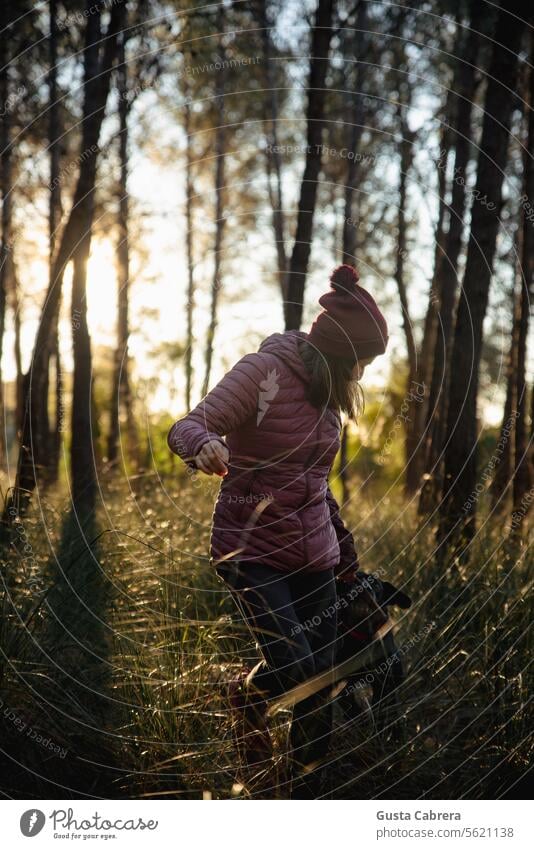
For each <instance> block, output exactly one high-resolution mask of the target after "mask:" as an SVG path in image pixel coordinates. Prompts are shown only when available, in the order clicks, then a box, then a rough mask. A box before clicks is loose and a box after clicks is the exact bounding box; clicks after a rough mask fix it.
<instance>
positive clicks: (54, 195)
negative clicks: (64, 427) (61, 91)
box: [39, 0, 63, 483]
mask: <svg viewBox="0 0 534 849" xmlns="http://www.w3.org/2000/svg"><path fill="white" fill-rule="evenodd" d="M49 15H50V36H49V39H48V47H49V66H50V67H49V71H48V101H49V105H48V142H49V152H50V184H49V189H50V199H49V206H48V254H49V285H50V284H51V283H52V280H53V277H52V273H53V267H54V254H55V250H56V242H57V232H58V227H59V224H60V221H61V212H62V209H61V176H60V167H61V165H60V156H61V153H60V143H59V138H60V135H61V126H60V117H59V100H58V87H57V39H58V28H57V3H56V0H50V2H49ZM52 362H53V363H54V390H55V419H54V427H53V429H52V428H51V427H50V421H49V416H48V393H49V383H50V365H51V363H52ZM62 395H63V393H62V374H61V362H60V353H59V304H58V310H57V314H56V316H55V322H54V329H53V332H52V338H51V349H50V358H49V364H48V369H47V372H46V376H45V386H44V388H43V393H42V396H41V399H40V400H41V412H40V414H39V419H40V420H41V421H42V427H43V434H44V436H43V438H44V439H46V440H47V441H48V452H47V458H46V466H45V469H44V471H45V475H46V481H47V483H54V482H55V481H57V478H58V473H59V452H60V445H61V415H62V403H63V401H62Z"/></svg>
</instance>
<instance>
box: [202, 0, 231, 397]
mask: <svg viewBox="0 0 534 849" xmlns="http://www.w3.org/2000/svg"><path fill="white" fill-rule="evenodd" d="M219 33H220V35H221V59H222V61H221V64H222V68H223V69H224V62H225V59H226V50H225V45H224V11H223V7H222V5H221V6H220V12H219ZM224 92H225V74H224V71H223V70H222V69H221V70H220V71H219V72H218V74H217V84H216V99H217V100H216V102H217V110H216V116H217V117H216V122H217V126H216V130H215V159H216V164H215V241H214V245H213V279H212V283H211V308H210V323H209V327H208V333H207V337H206V357H205V362H206V370H205V374H204V383H203V385H202V395H203V396H204V395H206V393H207V391H208V389H209V383H210V377H211V366H212V361H213V343H214V340H215V331H216V329H217V308H218V303H219V291H220V289H221V263H222V246H223V239H224V226H225V218H224V210H225V196H224V195H225V193H224V191H223V187H224V180H225V155H226V130H225V127H224V122H225V120H226V115H225V105H224Z"/></svg>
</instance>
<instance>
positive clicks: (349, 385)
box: [299, 339, 364, 420]
mask: <svg viewBox="0 0 534 849" xmlns="http://www.w3.org/2000/svg"><path fill="white" fill-rule="evenodd" d="M299 353H300V356H301V357H302V361H303V363H304V365H305V366H306V370H307V371H308V374H309V375H310V383H309V387H308V392H307V398H308V401H309V402H310V404H313V406H314V407H319V408H323V407H332V408H333V409H335V410H338V412H343V413H346V414H347V415H348V416H349V418H351V419H354V420H356V419H357V418H358V416H360V415H361V414H362V413H363V409H364V397H363V390H362V387H361V386H360V384H359V383H358V382H357V381H356V380H354V378H353V377H352V369H353V368H354V365H355V360H353V359H347V358H346V357H335V356H333V355H332V354H323V353H322V352H321V351H318V350H317V348H315V347H314V346H313V345H310V344H309V342H307V341H306V339H301V341H300V342H299Z"/></svg>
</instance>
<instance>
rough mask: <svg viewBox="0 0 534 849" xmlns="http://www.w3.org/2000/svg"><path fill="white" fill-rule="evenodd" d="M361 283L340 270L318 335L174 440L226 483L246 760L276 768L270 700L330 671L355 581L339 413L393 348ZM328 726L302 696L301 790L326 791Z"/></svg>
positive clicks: (289, 339) (260, 355) (296, 743)
mask: <svg viewBox="0 0 534 849" xmlns="http://www.w3.org/2000/svg"><path fill="white" fill-rule="evenodd" d="M358 280H359V275H358V272H357V271H356V269H355V268H353V267H352V266H348V265H342V266H340V267H339V268H337V269H336V270H335V271H334V272H333V274H332V276H331V278H330V282H331V291H329V292H328V293H327V294H325V295H323V296H322V297H321V298H320V299H319V303H320V304H321V306H322V307H323V310H322V311H321V312H320V314H319V315H318V316H317V318H316V320H315V322H314V323H313V325H312V327H311V329H310V332H309V333H308V334H306V333H303V332H300V331H294V330H290V331H287V332H286V333H275V334H273V335H272V336H269V337H268V338H267V339H266V340H265V341H264V342H263V343H262V344H261V345H260V348H259V350H258V352H257V353H253V354H247V356H245V357H243V358H242V359H241V360H240V361H239V362H238V363H237V364H236V365H235V366H234V367H233V368H232V369H231V371H230V372H228V374H227V375H226V376H225V377H224V378H223V379H222V380H221V382H220V383H219V384H218V385H217V386H216V387H215V388H214V389H213V390H212V391H211V392H209V393H208V395H206V397H205V398H204V399H203V400H202V401H201V402H200V404H199V405H198V407H196V408H195V409H194V410H193V411H192V412H191V413H189V415H187V416H186V417H185V418H183V419H181V420H180V421H178V422H176V424H174V425H173V427H172V428H171V431H170V433H169V437H168V442H169V446H170V448H171V449H172V451H174V452H175V453H176V454H178V455H179V456H180V457H181V458H182V459H183V460H185V462H186V463H188V464H189V465H190V466H191V467H192V468H195V469H200V470H201V471H202V472H204V473H205V474H208V475H211V474H218V475H220V476H222V477H223V478H224V480H223V483H222V486H221V490H220V493H219V497H218V500H217V504H216V507H215V513H214V516H213V529H212V537H211V555H212V559H213V561H214V562H215V565H216V569H217V573H218V575H219V576H220V577H221V578H222V579H223V580H224V581H225V583H226V584H227V586H228V587H229V589H230V592H231V593H232V595H233V597H234V599H235V601H236V603H237V605H238V607H239V610H240V612H241V614H242V616H243V618H244V620H245V622H246V623H247V625H248V626H249V627H250V628H251V630H252V632H253V634H254V637H255V639H256V642H257V644H258V647H259V649H260V651H261V655H262V660H261V661H260V663H258V664H257V666H256V667H255V668H254V669H253V670H252V672H249V673H248V674H247V673H245V674H244V675H243V678H242V680H240V681H239V682H238V683H237V684H236V685H235V686H234V689H233V694H232V705H233V710H234V731H235V734H236V737H237V739H238V742H239V744H240V747H241V749H242V754H243V756H244V758H245V759H246V761H247V763H248V764H250V765H255V766H261V765H263V766H267V765H268V763H269V759H270V757H271V755H272V746H271V740H270V737H269V731H268V729H267V725H266V721H265V710H266V706H267V703H268V700H269V699H272V698H276V697H277V696H279V695H280V694H282V693H283V692H285V691H286V690H288V689H290V688H292V687H294V686H295V685H297V684H299V683H302V682H303V681H305V680H307V679H308V678H310V677H312V676H314V675H316V674H317V673H319V672H322V671H324V670H326V669H328V668H329V667H331V666H332V664H333V662H334V650H335V641H336V621H335V615H332V612H333V611H335V602H336V582H343V583H344V584H347V583H348V584H350V583H351V582H352V581H353V580H354V578H355V573H356V571H357V569H358V558H357V554H356V551H355V548H354V540H353V538H352V535H351V533H350V532H349V531H348V530H347V528H346V527H345V525H344V524H343V521H342V519H341V517H340V515H339V508H338V505H337V504H336V502H335V500H334V498H333V496H332V493H331V492H330V488H329V486H328V474H329V472H330V469H331V467H332V463H333V461H334V458H335V456H336V453H337V451H338V448H339V436H340V429H341V419H340V413H341V412H344V413H346V414H347V415H348V416H349V417H352V418H354V417H355V416H356V414H357V412H358V411H359V408H360V402H361V389H360V387H359V384H358V381H359V380H360V379H361V377H362V376H363V373H364V370H365V367H366V365H368V364H369V363H370V362H371V361H372V360H373V359H374V358H375V357H376V356H377V355H379V354H383V353H384V351H385V349H386V345H387V338H388V330H387V325H386V321H385V319H384V317H383V315H382V313H381V312H380V310H379V308H378V306H377V305H376V303H375V301H374V300H373V298H372V297H371V295H370V294H369V293H368V292H366V291H365V289H363V288H362V287H361V286H359V285H358ZM223 437H226V440H225V439H223ZM331 725H332V715H331V704H330V703H329V702H328V701H326V700H325V698H324V695H323V694H321V693H319V694H317V695H314V696H311V697H309V698H307V699H305V700H304V701H301V702H300V703H299V704H297V705H296V707H295V709H294V712H293V720H292V725H291V743H292V749H293V771H294V776H295V780H294V787H293V796H294V797H295V796H300V797H310V796H312V797H313V796H315V795H317V793H318V788H319V777H320V770H319V769H318V767H319V766H320V764H321V761H323V760H324V757H325V755H326V752H327V749H328V743H329V737H330V732H331Z"/></svg>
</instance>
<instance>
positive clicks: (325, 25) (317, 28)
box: [285, 0, 333, 330]
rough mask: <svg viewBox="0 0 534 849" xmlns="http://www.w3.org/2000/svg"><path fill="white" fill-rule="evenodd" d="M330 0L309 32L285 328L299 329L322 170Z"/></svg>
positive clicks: (323, 2) (321, 0)
mask: <svg viewBox="0 0 534 849" xmlns="http://www.w3.org/2000/svg"><path fill="white" fill-rule="evenodd" d="M332 15H333V0H318V3H317V11H316V14H315V24H314V27H313V33H312V44H311V59H310V78H309V83H308V107H307V111H306V123H307V134H306V144H307V147H306V162H305V166H304V174H303V177H302V183H301V187H300V198H299V204H298V213H297V228H296V233H295V242H294V245H293V251H292V254H291V259H290V262H289V275H288V282H287V299H286V304H285V326H286V330H298V329H299V328H300V324H301V321H302V309H303V304H304V288H305V285H306V274H307V272H308V262H309V258H310V252H311V239H312V232H313V217H314V214H315V205H316V200H317V187H318V179H319V173H320V170H321V152H322V145H321V141H322V135H323V127H324V123H325V121H324V104H325V96H326V89H325V83H326V73H327V70H328V54H329V51H330V42H331V39H332Z"/></svg>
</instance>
